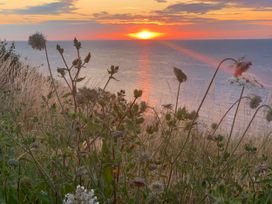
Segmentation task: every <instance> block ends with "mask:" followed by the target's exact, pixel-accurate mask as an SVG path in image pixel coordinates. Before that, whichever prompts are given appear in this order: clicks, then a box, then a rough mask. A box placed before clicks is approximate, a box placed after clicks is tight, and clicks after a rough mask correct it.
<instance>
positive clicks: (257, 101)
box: [249, 95, 262, 109]
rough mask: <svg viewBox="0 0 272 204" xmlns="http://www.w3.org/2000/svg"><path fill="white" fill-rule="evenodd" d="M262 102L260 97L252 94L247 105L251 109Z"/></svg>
mask: <svg viewBox="0 0 272 204" xmlns="http://www.w3.org/2000/svg"><path fill="white" fill-rule="evenodd" d="M261 102H262V98H261V97H260V96H256V95H254V96H253V97H251V98H250V102H249V107H250V108H252V109H255V108H257V107H258V106H259V105H260V104H261Z"/></svg>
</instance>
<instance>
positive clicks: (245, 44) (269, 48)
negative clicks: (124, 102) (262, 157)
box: [15, 39, 272, 137]
mask: <svg viewBox="0 0 272 204" xmlns="http://www.w3.org/2000/svg"><path fill="white" fill-rule="evenodd" d="M81 43H82V49H81V56H82V58H84V57H85V56H86V55H87V54H88V52H91V55H92V57H91V61H90V62H89V64H88V65H87V66H86V68H84V70H83V71H82V77H86V79H85V80H84V81H82V82H81V84H80V86H81V87H83V86H86V87H89V88H98V87H103V86H104V84H105V83H106V81H107V79H108V73H107V69H109V68H110V66H111V65H114V66H119V72H118V73H117V74H116V79H117V80H116V81H115V80H113V81H111V82H110V84H109V86H108V88H107V89H108V90H109V91H112V92H117V91H119V90H121V89H123V90H125V91H126V94H127V99H128V100H131V99H132V98H133V90H134V89H141V90H143V96H142V98H141V100H143V101H146V102H147V103H148V104H149V105H151V106H154V107H156V108H157V109H163V108H162V105H163V104H175V100H176V94H177V88H178V82H177V80H176V78H175V75H174V73H173V67H177V68H179V69H181V70H182V71H183V72H184V73H185V74H186V75H187V78H188V79H187V81H186V82H185V83H183V84H182V85H181V92H180V95H179V106H185V107H186V108H187V109H188V110H196V109H197V107H198V106H199V104H200V101H201V99H202V98H203V96H204V93H205V91H206V89H207V87H208V84H209V82H210V80H211V78H212V75H213V73H214V71H215V70H216V67H217V66H218V64H219V63H220V61H221V60H223V59H224V58H229V57H231V58H235V59H241V58H243V59H244V60H247V61H251V62H252V66H251V68H250V69H249V70H248V72H249V73H250V75H251V76H254V78H255V79H257V80H258V81H259V82H260V83H262V84H263V85H264V88H260V87H251V86H249V87H246V89H245V93H244V96H252V95H258V96H261V97H262V101H263V104H269V105H270V104H272V39H262V40H183V41H180V40H179V41H177V40H168V41H156V40H155V41H148V40H128V41H126V40H124V41H122V40H118V41H111V40H107V41H82V42H81ZM57 44H59V45H60V46H62V47H63V48H64V56H65V58H66V59H67V61H68V63H72V61H73V60H74V59H75V58H76V50H75V48H74V47H73V41H58V42H56V41H49V42H48V43H47V48H48V52H49V60H50V63H51V66H52V69H53V72H54V75H55V77H56V78H58V74H57V72H56V69H57V68H58V67H64V64H63V62H62V60H61V57H60V55H59V53H58V52H57V50H56V45H57ZM15 46H16V51H17V52H18V53H19V54H20V55H21V59H22V60H23V61H24V62H25V63H27V64H30V65H32V66H34V67H37V69H38V70H40V72H42V73H44V74H45V75H46V74H48V71H47V66H46V58H45V54H44V52H43V51H37V50H33V49H32V48H31V47H30V46H29V45H28V43H27V42H19V41H18V42H15ZM234 69H235V67H234V66H233V63H232V62H225V63H224V64H223V65H222V67H221V68H220V71H219V72H218V75H217V76H216V78H215V81H214V83H213V85H212V87H211V90H210V92H209V94H208V97H207V99H206V101H205V103H204V105H203V108H202V109H201V111H200V118H201V120H200V125H201V126H203V127H208V128H204V129H205V130H209V129H210V128H209V127H210V125H211V124H212V123H217V122H218V121H219V120H220V118H221V117H222V115H223V114H224V113H225V111H226V110H227V109H228V107H230V106H231V104H232V103H234V102H235V101H236V100H237V99H238V98H239V95H240V92H241V89H242V87H241V86H239V85H237V84H232V83H230V79H232V78H233V73H234ZM253 114H254V110H251V109H250V108H249V105H248V101H247V100H244V101H243V102H242V104H241V107H240V110H239V113H238V118H237V123H236V125H235V134H236V135H239V134H241V133H242V132H243V131H244V129H245V127H246V126H247V124H248V122H249V120H250V119H251V117H252V115H253ZM265 114H266V111H265V110H262V111H260V112H259V114H258V115H257V118H256V120H254V122H253V124H252V126H251V129H250V131H249V132H250V133H249V134H250V135H251V136H253V137H254V136H256V137H260V135H261V136H265V137H266V136H267V135H269V134H270V133H271V130H272V129H271V125H270V124H269V123H268V122H267V121H266V120H265ZM233 115H234V110H233V111H231V112H230V113H229V115H228V117H227V118H226V120H225V121H224V123H223V125H222V127H221V128H220V130H219V132H220V131H222V132H225V133H226V132H228V131H229V129H230V125H231V123H232V118H233Z"/></svg>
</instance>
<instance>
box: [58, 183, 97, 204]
mask: <svg viewBox="0 0 272 204" xmlns="http://www.w3.org/2000/svg"><path fill="white" fill-rule="evenodd" d="M63 204H99V202H98V201H97V197H96V196H95V194H94V190H93V189H91V191H87V189H85V188H84V187H83V186H80V185H78V186H77V189H76V192H75V194H72V193H68V194H66V195H65V198H64V200H63Z"/></svg>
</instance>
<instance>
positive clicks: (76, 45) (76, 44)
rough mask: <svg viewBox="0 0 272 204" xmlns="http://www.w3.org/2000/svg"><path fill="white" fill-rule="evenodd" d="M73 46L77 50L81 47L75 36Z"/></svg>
mask: <svg viewBox="0 0 272 204" xmlns="http://www.w3.org/2000/svg"><path fill="white" fill-rule="evenodd" d="M74 46H75V47H76V49H77V50H79V49H80V48H81V42H79V41H78V40H77V39H76V38H75V39H74Z"/></svg>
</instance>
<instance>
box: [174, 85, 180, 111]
mask: <svg viewBox="0 0 272 204" xmlns="http://www.w3.org/2000/svg"><path fill="white" fill-rule="evenodd" d="M180 87H181V83H179V85H178V92H177V98H176V106H175V113H176V112H177V109H178V101H179V92H180Z"/></svg>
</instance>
